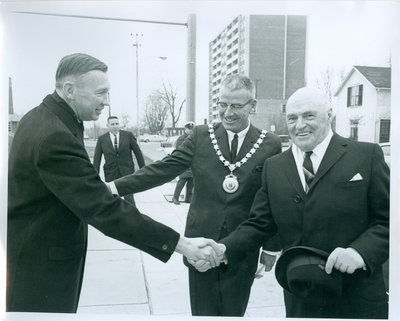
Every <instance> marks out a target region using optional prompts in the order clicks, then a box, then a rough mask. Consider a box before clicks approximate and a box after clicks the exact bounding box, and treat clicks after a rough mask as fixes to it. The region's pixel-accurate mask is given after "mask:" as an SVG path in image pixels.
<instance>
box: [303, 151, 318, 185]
mask: <svg viewBox="0 0 400 321" xmlns="http://www.w3.org/2000/svg"><path fill="white" fill-rule="evenodd" d="M312 153H313V152H312V151H310V152H306V153H305V154H306V155H305V157H304V161H303V172H304V176H305V179H306V192H308V190H309V186H310V184H311V182H312V181H313V179H314V177H315V175H314V169H313V166H312V162H311V155H312Z"/></svg>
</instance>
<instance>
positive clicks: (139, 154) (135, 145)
mask: <svg viewBox="0 0 400 321" xmlns="http://www.w3.org/2000/svg"><path fill="white" fill-rule="evenodd" d="M128 133H129V144H130V148H131V150H132V151H133V153H134V154H135V157H136V160H137V162H138V165H139V168H142V167H143V166H144V165H145V163H144V158H143V154H142V151H141V150H140V147H139V145H138V143H137V140H136V137H135V136H133V134H132V133H131V132H128Z"/></svg>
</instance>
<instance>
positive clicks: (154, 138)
mask: <svg viewBox="0 0 400 321" xmlns="http://www.w3.org/2000/svg"><path fill="white" fill-rule="evenodd" d="M166 139H167V137H165V136H162V135H151V134H143V135H141V136H140V137H139V141H140V142H144V143H148V142H162V141H165V140H166Z"/></svg>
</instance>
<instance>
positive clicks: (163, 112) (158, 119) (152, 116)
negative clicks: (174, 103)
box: [144, 90, 168, 134]
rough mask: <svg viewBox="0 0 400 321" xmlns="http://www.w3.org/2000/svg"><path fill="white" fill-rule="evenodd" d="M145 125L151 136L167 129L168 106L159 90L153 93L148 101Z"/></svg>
mask: <svg viewBox="0 0 400 321" xmlns="http://www.w3.org/2000/svg"><path fill="white" fill-rule="evenodd" d="M144 116H145V119H144V121H145V124H146V126H147V127H148V128H149V131H150V133H151V134H158V133H159V132H161V131H162V130H163V129H164V127H165V122H166V120H167V118H168V106H167V105H166V103H165V101H164V98H163V95H162V93H161V92H160V91H159V90H155V91H153V92H152V93H151V94H150V95H149V96H148V97H147V100H146V110H145V115H144Z"/></svg>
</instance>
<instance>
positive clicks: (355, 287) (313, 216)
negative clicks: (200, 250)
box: [222, 134, 389, 318]
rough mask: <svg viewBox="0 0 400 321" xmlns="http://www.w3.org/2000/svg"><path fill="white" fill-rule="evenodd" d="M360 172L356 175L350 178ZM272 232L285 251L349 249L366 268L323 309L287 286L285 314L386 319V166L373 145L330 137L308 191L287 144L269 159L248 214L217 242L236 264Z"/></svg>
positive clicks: (377, 147) (387, 235)
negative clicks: (294, 247)
mask: <svg viewBox="0 0 400 321" xmlns="http://www.w3.org/2000/svg"><path fill="white" fill-rule="evenodd" d="M357 174H359V176H358V175H357ZM357 176H358V177H361V179H359V180H352V178H353V177H357ZM276 231H278V234H279V238H280V242H281V245H282V247H283V249H287V248H289V247H292V246H299V245H304V246H310V247H315V248H318V249H321V250H324V251H326V252H328V253H330V252H332V251H333V250H334V249H335V248H337V247H343V248H347V247H352V248H354V249H355V250H357V252H358V253H360V254H361V256H362V257H363V259H364V261H365V263H366V267H367V270H366V271H363V270H357V271H356V272H355V273H354V274H352V275H344V279H345V282H344V285H345V289H346V290H345V291H344V293H343V295H342V297H341V299H339V300H337V301H331V302H326V304H324V305H321V306H318V305H316V304H308V303H306V302H302V301H301V300H299V299H297V298H296V297H294V296H292V295H290V294H289V293H288V292H286V291H285V304H286V311H287V316H288V317H321V318H324V317H331V318H335V317H336V318H385V314H386V315H387V297H386V293H385V287H384V282H383V278H382V264H383V263H384V262H385V261H386V260H387V258H388V255H389V168H388V166H387V165H386V163H385V161H384V157H383V153H382V150H381V148H380V147H379V146H378V145H376V144H371V143H361V142H355V141H353V140H350V139H346V138H343V137H341V136H339V135H337V134H334V135H333V137H332V140H331V142H330V144H329V146H328V148H327V151H326V153H325V155H324V157H323V159H322V162H321V164H320V167H319V169H318V171H317V173H316V176H315V179H314V180H313V182H312V184H311V186H310V190H309V192H308V193H307V194H306V193H305V192H304V190H303V187H302V184H301V181H300V178H299V175H298V172H297V168H296V163H295V160H294V157H293V154H292V150H291V149H289V150H287V151H285V152H284V153H282V154H280V155H277V156H275V157H272V158H270V159H267V160H266V162H265V165H264V171H263V184H262V187H261V189H260V190H259V191H258V192H257V195H256V197H255V200H254V203H253V206H252V210H251V218H250V219H249V220H248V221H247V222H245V223H243V224H242V225H241V226H239V227H238V229H237V230H236V231H235V232H233V233H232V234H230V235H229V236H228V237H227V238H225V239H224V240H222V242H223V243H225V244H226V246H227V255H228V261H229V262H230V263H232V264H235V262H236V261H240V259H241V257H242V255H243V252H244V251H245V249H246V248H251V247H254V244H261V243H262V242H265V238H268V236H269V235H272V234H273V233H275V232H276Z"/></svg>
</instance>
